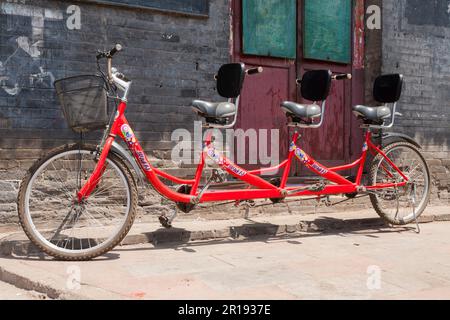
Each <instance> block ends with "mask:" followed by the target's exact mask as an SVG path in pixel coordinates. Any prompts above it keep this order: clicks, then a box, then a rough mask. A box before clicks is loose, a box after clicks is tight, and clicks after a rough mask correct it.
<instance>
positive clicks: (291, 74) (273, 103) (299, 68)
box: [232, 0, 364, 175]
mask: <svg viewBox="0 0 450 320" xmlns="http://www.w3.org/2000/svg"><path fill="white" fill-rule="evenodd" d="M280 1H282V0H280ZM304 1H305V0H297V5H296V6H297V28H296V32H297V57H296V59H282V58H273V57H266V56H256V55H246V54H243V38H242V37H243V34H242V29H243V26H242V0H232V39H233V41H232V59H233V61H235V62H244V63H245V64H247V66H248V67H252V66H263V67H264V72H263V73H262V74H260V75H256V76H252V77H247V79H246V82H245V85H244V89H243V92H242V95H241V102H240V109H239V119H238V123H237V126H236V128H238V129H243V130H248V129H257V130H258V129H268V130H270V129H278V130H279V133H280V134H279V137H280V138H279V159H280V160H281V161H282V160H284V159H285V158H286V157H287V154H288V149H289V138H290V135H292V133H293V129H288V127H287V125H286V124H287V119H286V116H285V115H284V113H283V112H282V111H281V108H280V103H281V102H282V101H284V100H291V101H298V102H305V101H302V99H301V97H300V96H299V90H298V88H297V85H296V83H295V79H296V78H297V77H299V78H300V77H301V76H302V75H303V73H304V72H305V71H307V70H313V69H330V70H332V71H333V72H336V73H352V74H353V80H352V81H334V82H333V85H332V89H331V94H330V97H329V99H328V103H327V109H326V114H325V117H326V118H325V123H324V126H323V127H321V128H319V129H304V130H301V133H302V138H301V141H300V142H299V145H300V146H301V147H302V148H304V149H305V151H307V152H308V153H310V154H311V155H312V156H313V157H314V158H315V159H316V160H318V161H320V162H322V163H323V164H324V165H329V166H333V165H339V164H343V163H344V162H349V161H350V160H352V159H355V158H356V157H357V156H358V154H359V151H360V150H361V146H362V134H361V130H360V129H359V125H358V123H357V121H356V119H355V118H354V117H353V115H352V112H351V110H352V109H351V107H352V105H355V104H357V103H363V96H364V91H363V90H364V82H363V81H364V78H363V62H362V59H363V52H364V42H363V40H364V32H363V24H364V23H363V19H364V0H353V1H352V6H351V8H350V10H351V12H350V15H351V17H352V18H351V39H349V41H350V42H351V43H350V44H349V45H350V46H351V61H349V62H348V63H335V62H328V61H320V60H318V59H315V60H314V59H307V58H305V57H304V54H303V40H304V39H303V35H304V32H303V31H304V30H303V27H304V21H303V19H304V15H305V12H304V9H305V7H304ZM329 1H330V4H333V3H334V1H333V0H329ZM355 17H356V18H355ZM294 32H295V31H294ZM309 103H310V102H309ZM269 137H270V133H269ZM250 139H251V138H250ZM247 142H248V140H247ZM254 143H255V142H254ZM254 152H255V150H254V149H249V148H248V146H247V149H246V159H247V164H242V163H239V164H240V165H242V166H243V167H245V168H249V169H250V168H255V167H261V166H265V165H261V164H260V163H258V164H257V165H251V164H249V163H248V160H249V159H250V158H255V157H256V158H257V155H255V154H253V153H254ZM237 156H238V155H236V154H235V159H236V158H237ZM301 168H302V166H300V165H297V166H294V167H293V170H292V173H295V174H297V175H304V174H306V173H307V172H306V171H304V170H302V169H301Z"/></svg>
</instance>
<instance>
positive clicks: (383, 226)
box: [0, 217, 416, 262]
mask: <svg viewBox="0 0 450 320" xmlns="http://www.w3.org/2000/svg"><path fill="white" fill-rule="evenodd" d="M247 221H248V223H245V224H242V225H240V226H232V227H229V228H227V229H226V230H225V229H224V230H220V232H222V233H225V234H227V235H228V236H223V237H220V238H217V237H215V233H214V231H212V230H210V231H189V230H186V229H183V228H176V227H173V228H171V229H164V228H160V229H158V230H155V231H153V232H148V233H141V234H138V235H130V236H129V238H126V239H125V240H124V241H123V245H122V246H117V247H116V248H115V249H114V250H112V251H111V252H108V253H107V254H104V255H102V256H100V257H97V258H95V259H93V260H92V261H98V262H100V261H111V260H117V259H120V253H121V252H131V251H151V250H164V249H173V250H182V251H185V252H188V253H195V252H197V251H196V250H195V247H201V246H207V245H217V244H230V243H243V242H247V243H248V242H266V243H268V242H273V241H277V240H281V241H287V242H288V243H290V244H302V242H300V241H299V240H300V239H302V238H303V239H304V238H314V237H326V236H335V235H342V236H351V235H359V236H361V235H363V236H367V237H370V238H379V237H380V235H382V234H386V233H398V234H400V233H404V232H415V230H416V227H415V225H407V226H401V227H392V226H390V225H389V224H387V223H386V222H385V221H384V220H382V219H380V218H371V219H347V220H343V219H336V218H330V217H319V218H317V219H315V220H312V221H309V222H304V221H301V222H300V223H299V224H297V225H289V226H280V225H275V224H270V223H261V222H257V221H254V220H251V219H247ZM280 231H281V232H280ZM135 237H138V238H139V241H136V239H135ZM142 237H145V241H144V240H143V238H142ZM132 245H133V246H132ZM149 245H151V246H149ZM28 246H29V247H28V248H27V250H22V252H20V251H19V252H14V255H3V254H2V255H0V257H1V258H6V259H16V260H47V261H48V260H55V261H58V259H55V258H52V257H49V256H48V255H46V254H44V253H43V252H41V251H40V250H39V249H38V248H36V247H34V246H33V245H32V244H31V243H28ZM136 246H139V247H136Z"/></svg>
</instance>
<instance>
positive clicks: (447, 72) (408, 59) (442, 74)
mask: <svg viewBox="0 0 450 320" xmlns="http://www.w3.org/2000/svg"><path fill="white" fill-rule="evenodd" d="M449 5H450V2H449V1H448V0H437V1H423V0H384V1H383V48H382V51H383V61H382V71H383V73H390V72H400V73H403V74H404V76H405V81H406V82H405V88H404V91H403V96H402V99H401V101H400V104H399V112H401V113H402V114H403V117H401V118H399V119H398V122H397V125H396V129H398V130H400V131H403V132H405V133H407V134H409V135H411V136H413V137H415V138H416V139H418V140H419V141H420V142H421V143H422V144H423V146H424V149H425V154H426V157H427V159H428V160H429V164H430V166H431V170H432V174H433V178H434V182H435V186H436V188H437V189H438V190H437V191H438V192H436V193H435V195H438V196H439V197H440V198H441V200H445V201H447V200H448V199H449V189H450V64H449V61H450V51H449V48H450V14H449V11H448V8H449ZM435 191H436V189H435Z"/></svg>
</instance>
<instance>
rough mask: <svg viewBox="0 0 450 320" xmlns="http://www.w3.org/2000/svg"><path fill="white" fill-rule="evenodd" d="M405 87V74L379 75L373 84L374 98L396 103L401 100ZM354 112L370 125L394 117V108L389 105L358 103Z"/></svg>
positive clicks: (381, 101)
mask: <svg viewBox="0 0 450 320" xmlns="http://www.w3.org/2000/svg"><path fill="white" fill-rule="evenodd" d="M402 87H403V75H401V74H387V75H382V76H379V77H378V78H377V79H376V80H375V83H374V85H373V98H374V99H375V101H377V102H379V103H384V104H387V103H395V102H397V101H398V100H400V96H401V94H402ZM353 113H354V114H355V115H356V116H357V117H358V118H360V119H362V120H363V121H364V124H368V125H383V124H384V123H385V121H386V119H389V118H391V117H392V110H391V108H389V107H388V106H386V105H384V106H379V107H367V106H363V105H357V106H354V107H353Z"/></svg>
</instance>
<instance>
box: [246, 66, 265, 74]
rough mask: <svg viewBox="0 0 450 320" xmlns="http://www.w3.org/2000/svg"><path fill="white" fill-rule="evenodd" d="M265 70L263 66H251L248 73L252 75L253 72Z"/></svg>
mask: <svg viewBox="0 0 450 320" xmlns="http://www.w3.org/2000/svg"><path fill="white" fill-rule="evenodd" d="M263 71H264V68H263V67H257V68H251V69H248V70H247V71H246V73H247V74H248V75H249V76H251V75H253V74H258V73H261V72H263Z"/></svg>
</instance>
